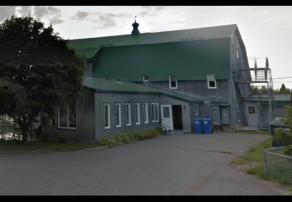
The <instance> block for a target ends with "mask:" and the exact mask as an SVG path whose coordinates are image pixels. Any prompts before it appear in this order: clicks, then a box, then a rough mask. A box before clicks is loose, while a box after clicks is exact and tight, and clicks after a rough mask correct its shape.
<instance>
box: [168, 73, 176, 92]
mask: <svg viewBox="0 0 292 202" xmlns="http://www.w3.org/2000/svg"><path fill="white" fill-rule="evenodd" d="M171 76H174V75H169V76H168V83H169V89H177V80H175V87H172V86H171ZM174 77H175V76H174Z"/></svg>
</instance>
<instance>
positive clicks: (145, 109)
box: [143, 103, 148, 123]
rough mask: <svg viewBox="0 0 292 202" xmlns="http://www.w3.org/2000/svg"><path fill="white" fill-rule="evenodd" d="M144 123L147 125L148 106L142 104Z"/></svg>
mask: <svg viewBox="0 0 292 202" xmlns="http://www.w3.org/2000/svg"><path fill="white" fill-rule="evenodd" d="M143 112H144V113H143V114H144V123H148V104H147V103H143Z"/></svg>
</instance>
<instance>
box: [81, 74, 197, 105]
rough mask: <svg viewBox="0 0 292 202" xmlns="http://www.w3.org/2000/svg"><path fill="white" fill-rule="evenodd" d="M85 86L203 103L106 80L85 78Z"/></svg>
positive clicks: (169, 92) (189, 98)
mask: <svg viewBox="0 0 292 202" xmlns="http://www.w3.org/2000/svg"><path fill="white" fill-rule="evenodd" d="M83 86H85V87H88V88H91V89H95V90H96V91H106V92H111V93H146V94H161V95H166V96H170V97H174V98H177V99H180V100H185V101H188V102H191V103H201V102H202V100H200V99H196V98H193V97H189V96H185V95H181V94H178V93H174V92H171V91H166V90H160V89H157V88H152V87H148V86H144V85H141V84H136V83H129V82H120V83H117V82H116V81H110V80H105V79H96V78H85V79H83Z"/></svg>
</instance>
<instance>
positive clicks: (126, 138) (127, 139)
mask: <svg viewBox="0 0 292 202" xmlns="http://www.w3.org/2000/svg"><path fill="white" fill-rule="evenodd" d="M121 137H122V138H123V142H126V143H129V142H131V141H133V140H134V137H133V135H132V134H130V133H124V134H121Z"/></svg>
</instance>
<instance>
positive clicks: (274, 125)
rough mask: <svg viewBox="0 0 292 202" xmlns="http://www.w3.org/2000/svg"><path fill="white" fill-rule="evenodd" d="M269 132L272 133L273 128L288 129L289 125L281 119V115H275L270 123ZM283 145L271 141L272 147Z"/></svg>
mask: <svg viewBox="0 0 292 202" xmlns="http://www.w3.org/2000/svg"><path fill="white" fill-rule="evenodd" d="M269 125H270V133H271V135H272V136H273V135H274V129H275V128H283V129H284V130H289V126H286V125H285V124H284V123H283V122H282V121H281V117H276V118H275V119H274V120H273V121H272V122H271V123H270V124H269ZM282 146H283V145H281V144H277V143H276V142H275V141H274V140H273V141H272V147H282Z"/></svg>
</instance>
